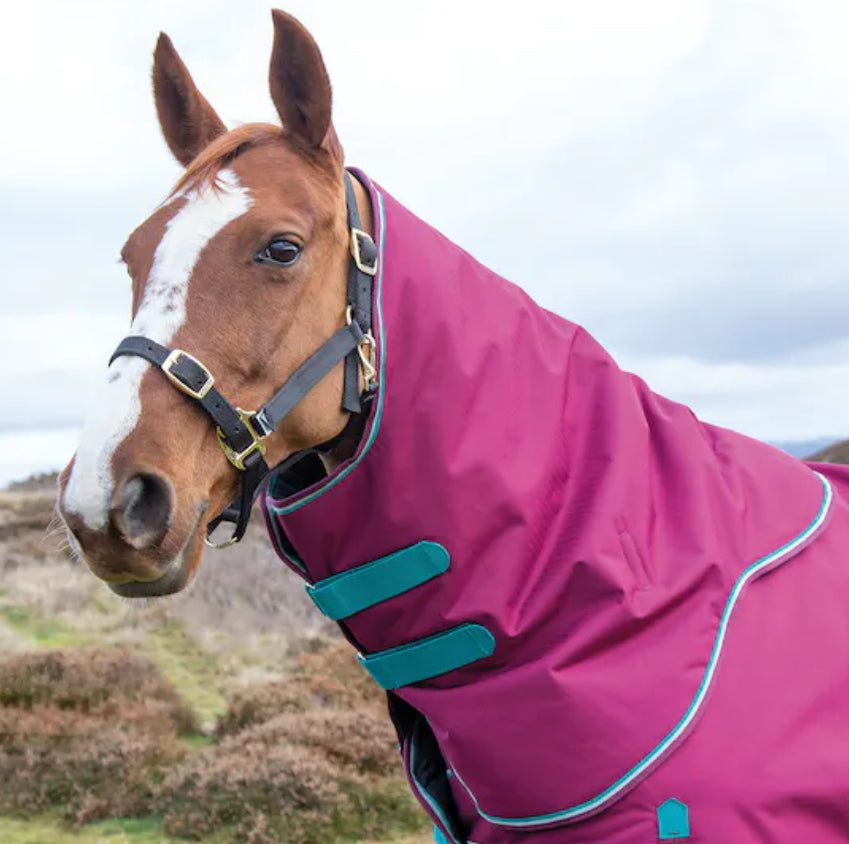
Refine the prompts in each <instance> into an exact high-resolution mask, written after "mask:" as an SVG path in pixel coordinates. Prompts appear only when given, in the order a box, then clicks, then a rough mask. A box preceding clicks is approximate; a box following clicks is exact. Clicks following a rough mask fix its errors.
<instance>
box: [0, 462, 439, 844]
mask: <svg viewBox="0 0 849 844" xmlns="http://www.w3.org/2000/svg"><path fill="white" fill-rule="evenodd" d="M54 484H55V478H50V477H46V478H38V479H31V480H30V481H28V482H27V483H24V484H16V485H14V486H13V487H12V488H10V489H8V490H7V491H4V492H0V780H2V781H3V783H4V787H3V788H2V789H0V841H2V842H3V844H36V842H38V844H43V842H62V843H63V844H64V842H66V841H67V842H68V844H70V843H71V842H78V843H79V844H94V842H95V841H96V842H113V841H114V842H116V844H117V842H119V841H120V842H122V844H130V842H136V844H142V842H145V844H153V842H163V844H164V842H168V844H175V842H179V841H185V840H200V841H208V842H212V844H229V843H230V842H242V841H244V842H251V844H272V843H273V842H292V844H318V842H322V844H325V842H334V841H339V842H342V841H345V842H351V841H363V840H367V841H392V842H405V844H419V842H420V841H424V840H427V838H423V837H422V835H423V832H422V831H423V830H424V829H425V827H426V823H425V819H424V816H423V814H422V813H421V812H420V810H419V809H418V807H417V806H416V805H415V804H414V801H413V800H412V798H411V797H410V796H409V794H408V791H407V787H406V784H405V782H404V778H403V773H402V770H401V766H400V762H399V760H398V754H397V751H396V749H395V742H396V739H395V735H394V731H393V729H392V727H391V724H390V723H389V720H388V718H387V716H386V714H385V702H384V698H383V695H382V693H381V692H380V691H379V690H378V689H377V687H376V686H375V685H374V684H373V683H372V681H371V680H370V678H368V677H367V676H366V675H365V673H364V672H363V671H362V670H361V669H360V667H359V665H358V664H357V662H356V660H355V658H354V654H353V652H352V650H351V649H350V647H349V646H348V645H347V643H345V642H343V641H342V640H341V639H340V637H339V636H338V634H337V633H336V630H335V627H333V626H331V625H329V624H328V623H326V622H325V621H324V620H323V618H322V616H320V615H319V614H318V613H317V612H316V611H315V608H314V607H313V606H312V604H311V602H310V601H309V600H308V599H307V597H306V595H305V594H304V590H303V586H302V584H301V583H300V581H299V580H298V579H297V578H296V577H294V576H293V575H292V574H291V573H290V572H289V571H288V570H287V569H285V567H284V566H283V565H282V564H280V562H279V561H278V560H277V558H276V557H275V555H274V554H273V552H272V551H271V549H270V547H269V545H268V540H267V538H266V537H265V534H264V531H263V528H262V525H261V524H260V522H259V520H257V522H256V524H254V525H252V527H251V530H250V533H249V535H248V537H247V538H246V540H245V542H244V543H242V544H241V545H239V546H236V547H235V548H232V549H228V550H227V551H222V552H215V551H209V552H207V555H206V558H205V559H204V561H203V564H202V567H201V571H200V573H199V575H198V578H197V583H196V584H194V585H193V587H192V588H190V590H188V592H187V594H185V595H178V596H174V597H173V598H167V599H162V600H158V601H150V602H130V601H123V600H121V599H120V598H118V597H117V596H115V595H113V594H112V593H111V592H110V591H109V590H108V589H107V588H106V587H105V586H104V585H103V584H102V583H100V582H99V581H97V580H96V579H95V578H94V577H93V576H92V575H91V574H90V573H89V572H88V571H87V570H86V569H85V568H84V567H82V566H80V565H78V564H77V563H75V562H73V561H72V560H71V559H69V557H68V556H67V555H66V553H65V551H64V548H63V545H64V540H63V537H62V534H61V531H57V530H56V529H50V530H48V524H49V523H50V521H51V518H52V510H53V489H54Z"/></svg>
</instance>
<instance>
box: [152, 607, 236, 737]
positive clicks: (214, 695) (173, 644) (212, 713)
mask: <svg viewBox="0 0 849 844" xmlns="http://www.w3.org/2000/svg"><path fill="white" fill-rule="evenodd" d="M142 650H143V651H144V652H145V653H146V654H147V655H148V656H149V657H150V658H151V659H152V660H153V661H154V662H155V663H156V664H157V665H158V666H159V669H160V670H161V671H162V673H163V674H164V675H165V677H166V678H167V679H168V680H169V682H171V683H172V684H173V686H174V687H175V688H176V689H177V691H178V692H179V693H180V694H181V695H182V696H183V698H185V700H187V701H188V702H189V704H190V705H191V706H192V708H193V709H194V710H195V712H196V713H197V716H198V719H199V720H200V723H201V724H203V723H205V722H210V721H215V720H216V719H217V718H218V717H219V716H220V715H222V714H223V713H224V711H225V709H226V708H227V701H226V700H225V698H224V695H223V694H222V691H221V680H222V678H221V673H220V666H219V663H218V661H217V660H216V658H215V657H214V656H213V655H212V654H210V653H208V652H207V651H205V650H204V649H203V648H202V647H201V646H200V645H199V644H198V643H197V642H195V641H194V640H193V639H192V638H191V637H190V636H189V635H188V634H187V633H186V632H185V631H184V630H183V629H182V628H181V627H179V626H178V625H177V624H174V623H173V622H165V623H163V624H161V625H160V626H158V627H156V628H154V629H152V630H150V631H149V632H148V634H147V635H146V636H145V639H144V644H143V645H142Z"/></svg>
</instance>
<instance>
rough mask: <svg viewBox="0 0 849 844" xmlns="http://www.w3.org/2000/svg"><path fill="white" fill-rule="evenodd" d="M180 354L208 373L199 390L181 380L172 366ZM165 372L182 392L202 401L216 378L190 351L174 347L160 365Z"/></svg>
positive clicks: (204, 372)
mask: <svg viewBox="0 0 849 844" xmlns="http://www.w3.org/2000/svg"><path fill="white" fill-rule="evenodd" d="M180 356H183V357H186V358H188V359H189V360H190V361H191V362H192V363H194V364H195V365H196V366H197V367H199V368H200V369H202V370H203V374H204V375H206V381H205V382H204V384H203V386H202V387H201V388H200V389H199V390H193V389H192V388H191V387H190V386H189V385H188V384H186V382H185V381H181V380H180V379H179V378H178V377H177V376H176V375H175V374H174V373H173V372H172V371H171V367H173V366H174V365H175V364H176V363H177V361H178V360H179V359H180ZM159 368H160V369H161V370H162V371H163V372H164V373H165V376H166V377H167V378H168V380H169V381H170V382H171V383H172V384H173V385H174V386H175V387H176V388H177V389H178V390H179V391H180V392H181V393H185V394H186V395H187V396H190V397H191V398H193V399H197V400H198V401H201V399H203V398H204V396H206V394H207V393H208V392H209V391H210V390H211V389H212V385H213V384H214V383H215V379H214V378H213V377H212V373H211V372H210V371H209V370H208V369H207V368H206V367H205V366H204V365H203V364H202V363H201V362H200V361H199V360H198V359H197V358H196V357H192V356H191V355H190V354H189V353H188V352H184V351H183V350H182V349H174V350H173V351H172V352H171V353H170V354H169V355H168V357H167V358H165V360H164V361H162V366H160V367H159Z"/></svg>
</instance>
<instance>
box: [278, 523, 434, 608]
mask: <svg viewBox="0 0 849 844" xmlns="http://www.w3.org/2000/svg"><path fill="white" fill-rule="evenodd" d="M273 521H275V523H276V520H273ZM450 562H451V557H450V555H449V554H448V551H446V550H445V548H443V547H442V546H441V545H440V544H438V543H437V542H427V541H423V542H417V543H416V544H415V545H411V546H410V547H409V548H402V549H401V550H400V551H396V552H395V553H394V554H389V555H387V556H386V557H381V558H380V559H379V560H372V562H370V563H366V564H365V565H362V566H357V567H356V568H353V569H348V570H347V571H343V572H341V573H340V574H335V575H333V576H332V577H328V578H325V579H324V580H320V581H318V583H308V584H307V585H306V589H307V595H309V596H310V598H312V600H313V603H314V604H315V605H316V606H317V607H318V608H319V609H320V610H321V611H322V612H323V613H324V614H325V615H326V616H327V617H328V618H329V619H331V620H332V621H340V620H341V619H343V618H348V617H349V616H352V615H354V614H355V613H358V612H361V611H362V610H365V609H368V608H369V607H373V606H375V604H380V603H382V602H383V601H388V600H389V599H390V598H395V597H397V596H398V595H403V594H404V593H405V592H409V591H410V590H411V589H415V588H416V586H421V585H422V584H423V583H427V581H428V580H432V579H433V578H434V577H438V576H439V575H440V574H443V573H444V572H446V571H447V570H448V566H449V564H450Z"/></svg>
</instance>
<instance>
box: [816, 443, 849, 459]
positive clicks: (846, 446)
mask: <svg viewBox="0 0 849 844" xmlns="http://www.w3.org/2000/svg"><path fill="white" fill-rule="evenodd" d="M808 459H809V460H817V461H820V462H821V463H849V440H842V441H841V442H837V443H832V444H831V445H829V446H827V447H826V448H823V449H820V450H819V451H817V452H816V453H814V454H812V455H811V456H810V457H809V458H808Z"/></svg>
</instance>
